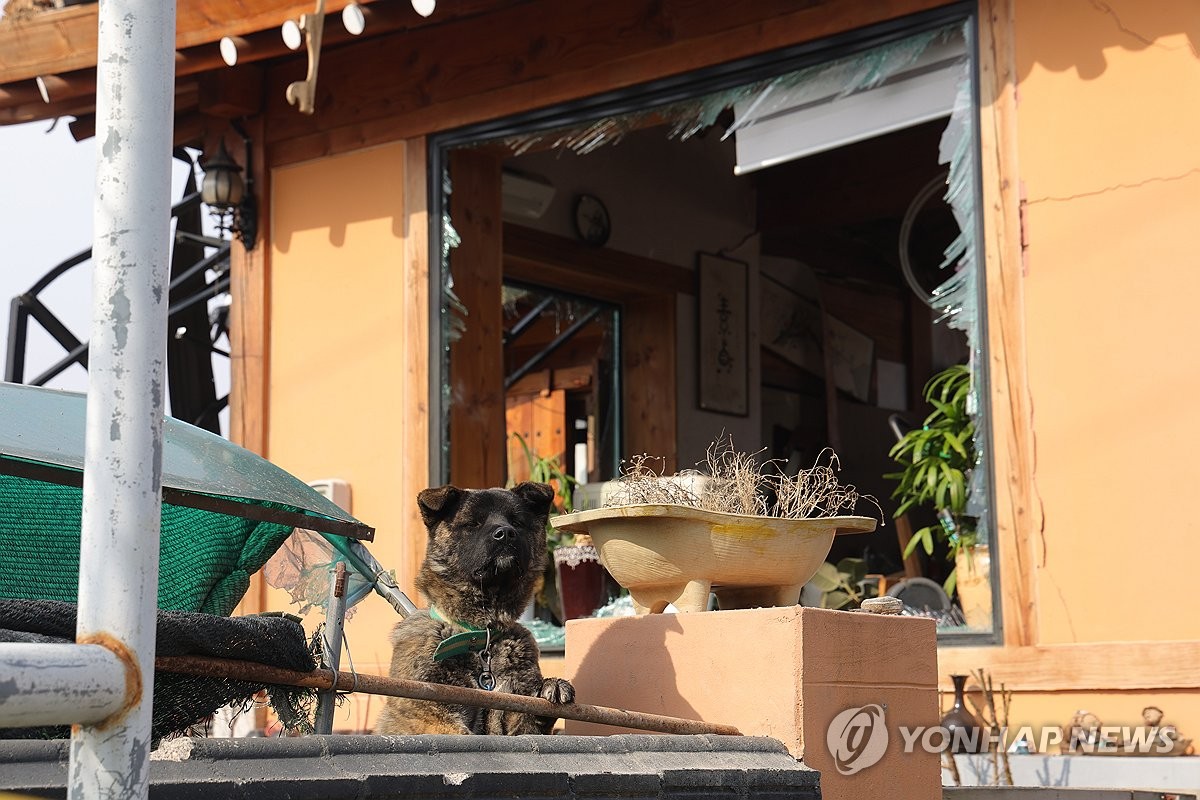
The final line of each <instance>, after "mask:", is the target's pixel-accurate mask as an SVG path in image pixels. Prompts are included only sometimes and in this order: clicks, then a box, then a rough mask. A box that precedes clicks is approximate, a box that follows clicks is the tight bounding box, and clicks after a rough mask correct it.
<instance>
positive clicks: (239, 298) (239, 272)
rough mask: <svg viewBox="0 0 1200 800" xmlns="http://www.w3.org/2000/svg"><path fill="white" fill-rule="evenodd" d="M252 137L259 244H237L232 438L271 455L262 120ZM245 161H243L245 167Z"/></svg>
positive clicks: (267, 206) (250, 129) (267, 201)
mask: <svg viewBox="0 0 1200 800" xmlns="http://www.w3.org/2000/svg"><path fill="white" fill-rule="evenodd" d="M247 133H248V134H249V136H250V138H251V140H252V141H253V143H254V151H255V152H254V176H253V177H254V191H255V194H256V195H257V198H256V199H257V201H258V244H257V245H256V246H255V248H254V249H253V250H246V249H245V248H243V247H242V246H241V244H240V243H236V242H235V243H234V245H233V252H232V254H231V258H230V269H231V273H230V277H231V281H230V294H231V295H232V303H231V305H230V308H229V341H230V348H231V358H230V396H229V409H230V413H229V438H230V440H232V441H233V442H234V443H236V444H239V445H241V446H242V447H244V448H246V449H247V450H249V451H251V452H253V453H258V454H259V455H261V456H264V457H265V456H268V455H269V454H268V452H267V428H268V419H267V415H268V411H267V410H268V403H267V391H268V385H269V384H268V380H267V377H268V370H269V368H270V364H269V361H268V356H269V353H270V332H271V304H270V288H269V287H270V266H271V265H270V253H269V252H268V251H269V249H270V248H269V245H268V244H264V242H266V243H269V242H270V241H271V213H270V210H271V195H270V187H271V181H270V175H269V172H268V170H267V167H266V158H265V153H264V146H263V137H262V119H261V118H259V119H254V120H251V121H250V123H249V124H248V126H247ZM244 158H245V156H244V155H243V156H242V159H243V163H244Z"/></svg>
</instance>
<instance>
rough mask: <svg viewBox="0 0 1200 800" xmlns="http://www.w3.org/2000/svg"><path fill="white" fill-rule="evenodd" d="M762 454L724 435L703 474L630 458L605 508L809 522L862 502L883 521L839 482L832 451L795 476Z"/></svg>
mask: <svg viewBox="0 0 1200 800" xmlns="http://www.w3.org/2000/svg"><path fill="white" fill-rule="evenodd" d="M762 452H763V451H761V450H760V451H758V452H756V453H744V452H740V451H738V450H737V448H735V447H734V445H733V437H731V436H722V437H720V438H718V439H717V440H716V441H714V442H713V443H712V444H711V445H709V447H708V453H707V457H706V458H705V460H704V462H703V463H702V464H700V465H699V466H700V467H701V468H702V469H701V470H684V471H683V472H679V473H676V474H674V475H663V474H662V473H661V472H660V471H658V470H656V469H655V468H654V466H655V465H656V464H657V465H659V466H660V468H661V465H664V464H665V463H666V460H665V459H663V458H661V457H655V456H649V455H646V454H642V455H638V456H634V457H633V458H631V459H629V461H628V462H625V464H624V465H623V467H622V470H621V474H620V476H619V477H618V478H617V486H618V488H617V490H616V491H615V492H613V494H612V495H610V496H609V497H608V498H607V499H606V500H605V501H604V505H605V506H608V507H612V506H624V505H641V504H647V505H681V506H688V507H691V508H699V509H703V510H705V511H719V512H722V513H726V514H743V515H749V516H764V517H783V518H786V519H813V518H818V517H832V516H837V515H838V514H840V513H848V514H853V513H854V510H855V508H856V507H857V505H858V502H859V501H860V500H863V501H866V502H868V503H870V504H871V505H873V506H874V507H875V511H876V512H877V513H876V515H875V516H877V518H879V519H880V520H882V518H883V512H882V511H881V510H880V508H879V503H878V501H876V499H875V498H874V497H872V496H871V495H861V494H859V492H858V490H857V489H856V488H855V487H854V486H853V485H851V484H843V483H841V482H840V481H839V480H838V477H837V473H838V472H840V471H841V462H840V461H839V460H838V457H837V454H836V453H835V452H834V451H833V450H832V449H830V448H826V449H824V450H822V451H821V453H820V454H819V455H818V456H817V461H816V463H814V464H813V466H812V467H810V468H809V469H804V470H800V472H799V474H797V475H796V476H795V477H790V476H788V475H785V474H784V473H783V472H782V471H781V470H780V469H779V463H780V462H778V461H775V460H767V461H764V462H762V463H759V461H758V459H757V456H759V455H760V454H761V453H762ZM822 462H824V463H822Z"/></svg>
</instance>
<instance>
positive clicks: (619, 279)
mask: <svg viewBox="0 0 1200 800" xmlns="http://www.w3.org/2000/svg"><path fill="white" fill-rule="evenodd" d="M504 272H505V274H506V275H507V276H508V277H510V278H516V279H518V280H525V281H529V282H532V283H536V284H539V285H541V286H548V287H550V288H556V289H561V290H563V291H570V292H574V293H576V294H584V295H587V296H589V297H594V298H596V299H599V300H607V301H609V302H621V301H623V300H626V299H629V298H630V297H651V296H657V295H661V294H663V293H679V294H694V293H695V291H696V278H695V273H693V272H692V270H690V269H684V268H683V267H677V266H675V265H674V264H667V263H665V262H663V261H655V260H654V259H652V258H643V257H642V256H635V255H630V254H629V253H622V252H621V251H619V250H607V249H604V248H597V247H588V246H587V245H585V244H582V243H580V242H577V241H575V240H573V239H566V238H564V237H562V236H555V235H554V234H552V233H543V232H542V231H537V230H534V229H533V228H526V227H524V226H521V225H514V224H513V223H511V222H506V223H505V224H504Z"/></svg>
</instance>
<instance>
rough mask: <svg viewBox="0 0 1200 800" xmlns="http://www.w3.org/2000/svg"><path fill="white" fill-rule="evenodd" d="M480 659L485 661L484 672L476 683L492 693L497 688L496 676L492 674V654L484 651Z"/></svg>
mask: <svg viewBox="0 0 1200 800" xmlns="http://www.w3.org/2000/svg"><path fill="white" fill-rule="evenodd" d="M479 657H480V658H482V659H483V672H481V673H479V677H478V678H476V679H475V683H477V684H479V688H480V689H483V690H484V691H485V692H490V691H492V690H493V689H495V688H496V676H495V675H493V674H492V654H491V653H489V652H488V651H487V650H484V651H483V652H482V653H480V654H479Z"/></svg>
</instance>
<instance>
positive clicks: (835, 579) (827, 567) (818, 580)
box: [809, 561, 842, 592]
mask: <svg viewBox="0 0 1200 800" xmlns="http://www.w3.org/2000/svg"><path fill="white" fill-rule="evenodd" d="M809 582H811V583H812V585H813V586H816V587H817V588H818V589H820V590H821V591H822V592H832V591H836V590H837V588H838V587H839V586H841V585H842V581H841V576H840V575H839V574H838V570H837V567H835V566H834V565H833V564H830V563H829V562H828V561H823V562H821V566H819V567H817V571H816V574H814V575H813V576H812V577H811V578H809Z"/></svg>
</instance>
